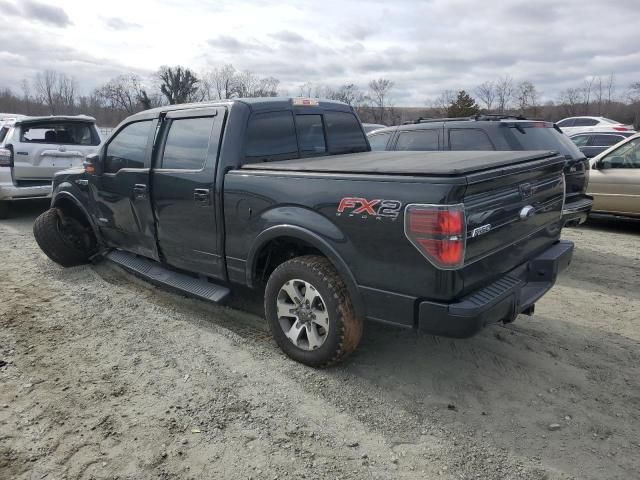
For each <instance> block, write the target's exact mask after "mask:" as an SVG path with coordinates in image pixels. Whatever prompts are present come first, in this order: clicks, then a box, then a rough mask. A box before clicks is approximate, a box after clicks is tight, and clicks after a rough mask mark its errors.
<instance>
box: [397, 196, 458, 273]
mask: <svg viewBox="0 0 640 480" xmlns="http://www.w3.org/2000/svg"><path fill="white" fill-rule="evenodd" d="M405 234H406V235H407V238H408V239H409V240H410V241H411V243H412V244H413V245H414V246H415V247H416V248H417V249H418V250H419V251H420V253H422V254H423V255H424V256H425V257H426V258H427V259H428V260H429V261H430V262H431V263H433V264H434V265H435V266H436V267H438V268H443V269H452V268H459V267H461V266H462V265H463V263H464V251H465V237H466V222H465V216H464V207H463V206H462V205H408V206H407V209H406V212H405Z"/></svg>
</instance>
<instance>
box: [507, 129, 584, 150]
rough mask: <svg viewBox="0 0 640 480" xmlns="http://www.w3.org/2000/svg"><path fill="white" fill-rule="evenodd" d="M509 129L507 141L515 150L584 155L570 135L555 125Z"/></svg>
mask: <svg viewBox="0 0 640 480" xmlns="http://www.w3.org/2000/svg"><path fill="white" fill-rule="evenodd" d="M508 130H509V133H508V135H509V136H508V137H507V141H508V142H509V144H510V145H512V147H513V149H514V150H549V151H552V152H559V153H561V154H563V155H569V156H570V157H571V158H580V157H584V154H583V153H582V152H580V150H578V147H577V146H576V144H575V143H573V141H572V140H571V139H570V138H569V137H567V136H566V135H565V134H564V133H561V132H559V131H558V130H556V129H555V128H553V127H535V126H528V127H527V126H521V127H520V128H516V127H511V128H509V129H508ZM587 137H588V135H587Z"/></svg>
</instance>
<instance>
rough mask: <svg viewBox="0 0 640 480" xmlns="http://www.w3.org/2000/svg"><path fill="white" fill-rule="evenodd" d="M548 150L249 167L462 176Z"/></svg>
mask: <svg viewBox="0 0 640 480" xmlns="http://www.w3.org/2000/svg"><path fill="white" fill-rule="evenodd" d="M557 156H558V155H557V153H554V152H548V151H528V152H523V151H500V152H498V151H455V152H449V151H447V152H364V153H351V154H347V155H334V156H327V157H315V158H302V159H299V160H282V161H275V162H264V163H251V164H247V165H244V166H243V167H242V168H243V169H245V170H274V171H284V172H290V171H298V172H319V173H354V174H358V173H369V174H387V175H431V176H458V175H466V174H469V173H475V172H481V171H484V170H492V169H495V168H499V167H504V166H507V165H517V164H519V163H526V162H530V161H532V160H543V159H546V158H551V157H556V158H557Z"/></svg>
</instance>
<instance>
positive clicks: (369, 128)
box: [362, 123, 386, 133]
mask: <svg viewBox="0 0 640 480" xmlns="http://www.w3.org/2000/svg"><path fill="white" fill-rule="evenodd" d="M384 127H386V125H382V124H381V123H363V124H362V128H364V133H369V132H373V131H374V130H378V129H379V128H384Z"/></svg>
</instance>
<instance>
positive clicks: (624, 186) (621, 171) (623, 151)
mask: <svg viewBox="0 0 640 480" xmlns="http://www.w3.org/2000/svg"><path fill="white" fill-rule="evenodd" d="M591 168H592V170H591V175H590V176H589V187H588V189H587V191H588V192H589V194H591V195H593V211H594V212H597V213H609V214H614V215H624V216H629V217H640V134H636V135H633V136H632V137H629V138H627V139H626V140H623V141H622V142H621V143H619V144H617V145H614V146H613V147H611V148H609V149H608V150H606V151H604V152H603V153H601V154H600V155H598V156H596V157H594V158H592V159H591Z"/></svg>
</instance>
